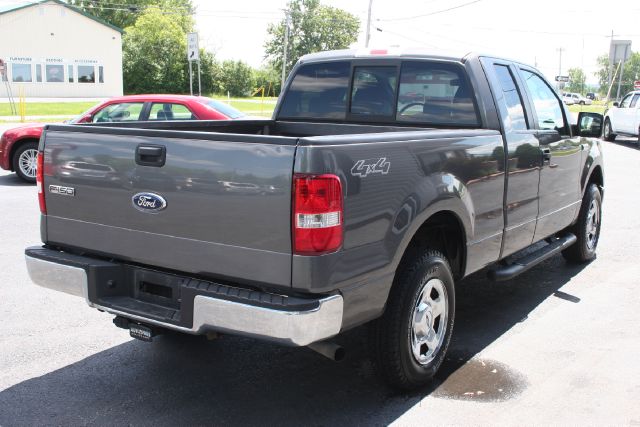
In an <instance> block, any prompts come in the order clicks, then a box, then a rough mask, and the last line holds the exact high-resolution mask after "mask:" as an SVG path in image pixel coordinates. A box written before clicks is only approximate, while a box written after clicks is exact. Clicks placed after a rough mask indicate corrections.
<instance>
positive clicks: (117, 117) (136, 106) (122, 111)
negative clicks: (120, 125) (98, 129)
mask: <svg viewBox="0 0 640 427" xmlns="http://www.w3.org/2000/svg"><path fill="white" fill-rule="evenodd" d="M143 107H144V103H143V102H127V103H122V104H111V105H108V106H106V107H105V108H103V109H102V110H100V111H98V112H97V113H96V114H94V116H93V119H92V120H91V121H92V122H93V123H102V122H134V121H138V120H140V113H142V108H143Z"/></svg>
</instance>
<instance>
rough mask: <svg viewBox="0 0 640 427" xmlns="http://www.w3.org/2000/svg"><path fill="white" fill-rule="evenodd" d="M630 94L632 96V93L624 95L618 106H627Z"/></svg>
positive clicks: (629, 101) (629, 102)
mask: <svg viewBox="0 0 640 427" xmlns="http://www.w3.org/2000/svg"><path fill="white" fill-rule="evenodd" d="M632 96H633V95H632V94H629V95H627V96H625V97H624V98H623V99H622V102H621V103H620V108H629V105H630V104H631V97H632Z"/></svg>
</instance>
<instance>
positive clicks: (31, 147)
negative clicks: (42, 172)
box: [12, 141, 38, 183]
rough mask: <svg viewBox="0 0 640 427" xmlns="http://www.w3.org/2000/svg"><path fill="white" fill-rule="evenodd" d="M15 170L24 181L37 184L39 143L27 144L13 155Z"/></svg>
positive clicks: (31, 142)
mask: <svg viewBox="0 0 640 427" xmlns="http://www.w3.org/2000/svg"><path fill="white" fill-rule="evenodd" d="M12 163H13V170H14V171H16V174H17V175H18V176H19V177H20V178H21V179H23V180H24V181H27V182H31V183H35V182H36V166H37V164H38V143H37V142H35V141H30V142H25V143H24V144H22V145H21V146H20V147H18V149H17V150H16V151H15V153H14V154H13V159H12Z"/></svg>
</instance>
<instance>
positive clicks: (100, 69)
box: [98, 65, 104, 83]
mask: <svg viewBox="0 0 640 427" xmlns="http://www.w3.org/2000/svg"><path fill="white" fill-rule="evenodd" d="M98 81H99V82H100V83H104V67H103V66H102V65H100V66H99V67H98Z"/></svg>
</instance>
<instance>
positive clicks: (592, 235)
mask: <svg viewBox="0 0 640 427" xmlns="http://www.w3.org/2000/svg"><path fill="white" fill-rule="evenodd" d="M601 221H602V195H601V194H600V189H599V188H598V186H597V185H595V184H589V186H588V187H587V190H586V191H585V193H584V197H583V198H582V206H581V207H580V214H579V215H578V221H577V222H576V223H575V225H573V227H571V232H573V233H574V234H575V235H576V237H577V238H578V241H577V242H576V243H574V244H573V245H571V246H569V247H568V248H567V249H565V250H564V251H562V255H563V256H564V257H565V259H566V260H567V261H569V262H574V263H584V262H587V261H591V260H592V259H594V258H595V257H596V248H597V247H598V240H600V225H601Z"/></svg>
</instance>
